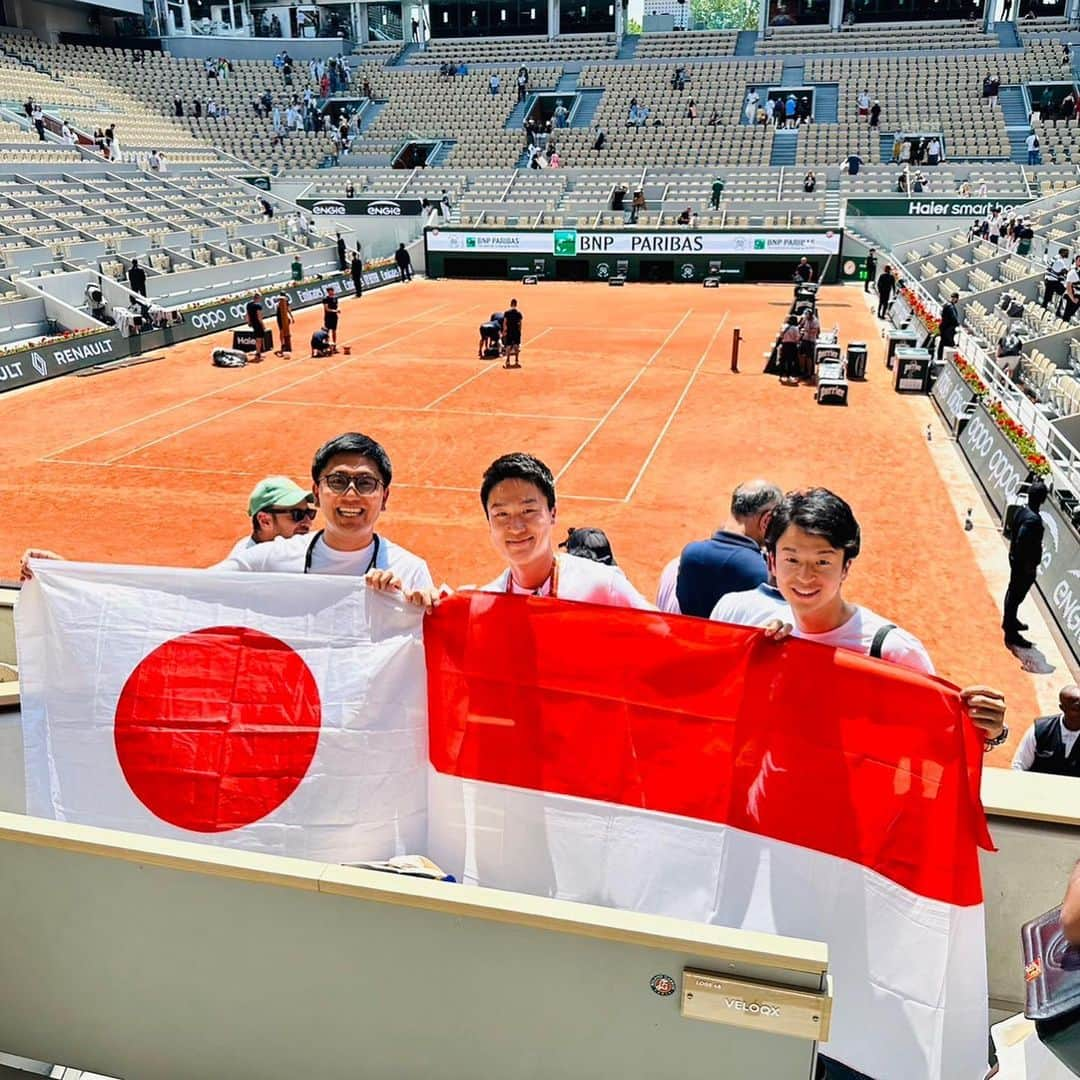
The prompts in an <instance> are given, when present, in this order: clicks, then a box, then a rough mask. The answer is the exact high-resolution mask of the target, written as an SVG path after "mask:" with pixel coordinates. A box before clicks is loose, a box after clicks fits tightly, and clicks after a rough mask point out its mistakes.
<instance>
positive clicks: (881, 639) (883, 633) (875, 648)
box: [870, 622, 896, 660]
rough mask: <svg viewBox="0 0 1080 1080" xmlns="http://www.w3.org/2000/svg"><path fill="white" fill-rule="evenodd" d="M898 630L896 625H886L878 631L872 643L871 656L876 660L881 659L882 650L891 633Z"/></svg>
mask: <svg viewBox="0 0 1080 1080" xmlns="http://www.w3.org/2000/svg"><path fill="white" fill-rule="evenodd" d="M895 629H896V623H891V622H890V623H886V624H885V625H884V626H882V627H880V628H879V629H878V632H877V633H876V634H875V635H874V640H873V641H872V642H870V655H871V656H872V657H873V658H874V659H875V660H880V659H881V649H882V646H883V645H884V644H885V639H886V638H887V637H888V636H889V631H891V630H895Z"/></svg>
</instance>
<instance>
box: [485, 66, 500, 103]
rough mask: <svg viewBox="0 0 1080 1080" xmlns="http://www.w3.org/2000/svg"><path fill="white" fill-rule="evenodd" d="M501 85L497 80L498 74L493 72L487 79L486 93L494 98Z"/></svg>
mask: <svg viewBox="0 0 1080 1080" xmlns="http://www.w3.org/2000/svg"><path fill="white" fill-rule="evenodd" d="M501 85H502V83H501V82H500V80H499V73H498V72H497V71H493V72H492V73H491V75H490V76H489V78H488V91H489V92H490V93H491V95H492V97H494V96H495V95H496V94H497V93H498V92H499V87H500V86H501Z"/></svg>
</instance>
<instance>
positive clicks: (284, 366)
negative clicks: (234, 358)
mask: <svg viewBox="0 0 1080 1080" xmlns="http://www.w3.org/2000/svg"><path fill="white" fill-rule="evenodd" d="M448 303H449V301H447V302H444V303H442V304H436V305H435V306H434V307H432V308H428V310H427V311H425V312H423V313H422V314H421V315H410V316H408V317H407V318H404V319H398V321H397V322H392V323H384V324H383V325H382V326H380V327H377V328H376V329H374V330H369V331H367V332H365V333H363V334H357V335H356V337H353V338H349V340H348V341H343V342H342V344H343V345H351V344H352V343H353V342H354V341H360V340H361V339H362V338H365V337H367V336H368V335H369V334H375V333H378V332H379V331H380V330H388V329H390V328H391V327H394V326H400V325H401V324H402V323H407V322H412V320H413V319H416V318H423V317H424V316H426V315H431V314H433V313H434V312H436V311H438V310H439V308H444V307H446V306H447V305H448ZM223 332H224V333H228V331H223ZM214 336H215V335H212V334H208V335H207V337H214ZM193 340H198V339H193ZM350 359H351V357H350ZM308 362H309V360H308V359H307V358H306V357H303V358H302V357H297V359H295V360H289V361H288V362H287V363H284V364H282V365H281V366H280V367H275V368H265V369H264V370H262V371H257V372H255V373H254V374H253V375H248V376H246V377H245V378H243V379H239V380H237V381H236V382H230V383H227V384H223V385H222V386H218V387H215V388H214V389H213V390H207V391H206V393H205V394H198V395H197V396H196V397H193V398H188V399H187V400H186V401H178V402H176V403H175V404H173V405H166V406H165V408H163V409H155V410H154V412H150V413H146V414H145V415H144V416H139V417H137V418H136V419H134V420H128V421H127V422H126V423H124V424H117V426H116V427H112V428H109V429H108V430H107V431H101V432H98V434H96V435H91V436H90V437H89V438H86V439H80V440H79V441H78V442H73V443H68V445H67V446H61V447H60V448H59V449H58V450H50V451H49V452H48V453H47V454H46V455H45V456H44V457H43V458H39V460H40V461H50V460H52V459H53V458H55V457H56V455H57V454H66V453H67V452H68V450H74V449H75V448H76V447H77V446H85V445H86V444H87V443H91V442H94V441H95V440H97V439H104V438H106V437H107V436H109V435H115V434H116V433H117V432H118V431H123V430H124V429H125V428H129V427H134V426H135V425H136V424H142V423H145V422H146V421H147V420H152V419H153V418H154V417H155V416H164V415H165V414H166V413H169V412H172V411H173V410H174V409H182V408H183V407H184V406H185V405H194V404H195V402H196V401H202V400H203V399H204V398H208V397H213V396H214V395H215V394H220V393H221V392H222V391H223V390H231V389H232V388H233V387H236V386H243V385H244V384H245V383H249V382H254V380H256V379H262V378H265V377H266V376H267V375H271V374H276V373H277V372H279V371H285V370H286V369H287V368H290V367H293V366H294V365H296V364H303V363H308ZM322 370H325V369H322Z"/></svg>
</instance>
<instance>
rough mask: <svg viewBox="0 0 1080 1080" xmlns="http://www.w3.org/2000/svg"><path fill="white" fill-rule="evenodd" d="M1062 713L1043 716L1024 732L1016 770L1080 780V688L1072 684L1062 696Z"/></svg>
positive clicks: (1059, 695) (1060, 701) (1014, 759)
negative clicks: (1079, 778) (1073, 777)
mask: <svg viewBox="0 0 1080 1080" xmlns="http://www.w3.org/2000/svg"><path fill="white" fill-rule="evenodd" d="M1058 705H1059V706H1060V707H1061V711H1060V712H1057V713H1054V714H1053V715H1052V716H1040V717H1039V718H1038V719H1037V720H1036V721H1035V723H1034V724H1032V725H1031V727H1029V728H1028V729H1027V731H1026V732H1024V737H1023V738H1022V739H1021V740H1020V745H1019V746H1018V747H1017V748H1016V753H1015V754H1014V755H1013V759H1012V767H1013V768H1014V769H1019V770H1022V771H1024V772H1034V773H1049V774H1051V775H1054V776H1080V751H1077V748H1076V744H1077V740H1078V738H1080V686H1077V685H1076V684H1075V683H1070V684H1069V685H1068V686H1064V687H1062V689H1061V692H1060V693H1059V694H1058Z"/></svg>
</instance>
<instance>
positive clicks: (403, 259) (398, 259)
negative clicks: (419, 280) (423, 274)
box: [394, 244, 413, 281]
mask: <svg viewBox="0 0 1080 1080" xmlns="http://www.w3.org/2000/svg"><path fill="white" fill-rule="evenodd" d="M394 262H395V263H397V268H398V273H399V274H400V275H401V280H402V281H412V278H413V272H412V257H411V256H410V255H409V249H408V248H407V247H406V246H405V245H404V244H398V247H397V251H395V252H394Z"/></svg>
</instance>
